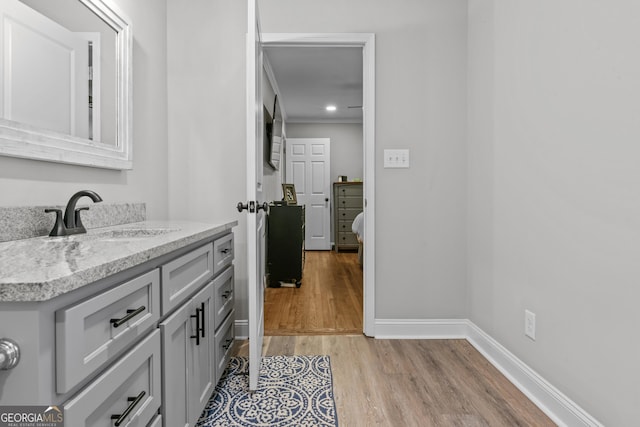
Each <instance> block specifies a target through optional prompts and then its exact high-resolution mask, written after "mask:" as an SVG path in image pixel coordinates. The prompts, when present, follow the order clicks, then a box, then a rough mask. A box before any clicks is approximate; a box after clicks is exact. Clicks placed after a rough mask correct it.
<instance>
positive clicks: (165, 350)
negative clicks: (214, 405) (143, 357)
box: [160, 282, 216, 426]
mask: <svg viewBox="0 0 640 427" xmlns="http://www.w3.org/2000/svg"><path fill="white" fill-rule="evenodd" d="M213 296H214V294H213V282H211V283H209V284H208V285H207V286H205V287H204V288H203V289H202V290H201V291H200V292H198V293H197V294H196V295H195V296H194V297H193V298H191V299H190V300H188V301H187V302H186V303H184V305H183V306H182V307H180V308H179V309H178V310H177V311H176V312H175V313H173V314H172V315H171V316H169V317H168V318H167V320H165V321H164V322H162V323H160V330H161V332H162V338H163V347H162V373H163V378H164V382H163V391H162V394H163V400H164V405H163V406H162V415H163V418H164V420H165V425H166V426H194V425H195V423H196V422H197V421H198V417H199V416H200V413H201V412H202V409H203V408H204V406H205V405H206V403H207V401H208V400H209V397H210V396H211V393H212V392H213V388H214V387H215V383H214V379H215V366H216V363H215V341H214V331H215V329H214V323H213V319H214V311H213V310H214V306H215V303H214V301H213Z"/></svg>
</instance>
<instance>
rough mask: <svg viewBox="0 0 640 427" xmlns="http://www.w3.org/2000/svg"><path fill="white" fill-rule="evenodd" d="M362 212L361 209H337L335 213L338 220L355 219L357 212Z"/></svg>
mask: <svg viewBox="0 0 640 427" xmlns="http://www.w3.org/2000/svg"><path fill="white" fill-rule="evenodd" d="M360 212H362V209H338V211H337V212H336V215H337V216H338V218H337V220H338V221H345V220H347V221H351V222H353V220H354V219H355V217H356V216H358V214H359V213H360Z"/></svg>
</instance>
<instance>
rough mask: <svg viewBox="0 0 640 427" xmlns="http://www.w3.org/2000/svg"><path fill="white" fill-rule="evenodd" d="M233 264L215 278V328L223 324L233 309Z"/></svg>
mask: <svg viewBox="0 0 640 427" xmlns="http://www.w3.org/2000/svg"><path fill="white" fill-rule="evenodd" d="M233 273H234V272H233V266H230V267H229V268H227V269H226V270H225V271H224V272H223V273H222V274H221V275H219V276H218V277H216V278H215V279H214V280H213V289H214V291H213V292H214V295H215V298H214V300H215V314H214V325H215V328H217V327H218V325H220V324H222V321H223V320H224V318H225V317H227V315H228V314H229V313H230V312H231V310H232V309H233V302H234V300H235V298H234V287H233V276H234V274H233Z"/></svg>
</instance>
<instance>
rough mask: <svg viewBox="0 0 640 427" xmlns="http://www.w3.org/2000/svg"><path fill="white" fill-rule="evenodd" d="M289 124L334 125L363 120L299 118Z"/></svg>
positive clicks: (290, 120)
mask: <svg viewBox="0 0 640 427" xmlns="http://www.w3.org/2000/svg"><path fill="white" fill-rule="evenodd" d="M288 122H289V123H323V124H332V123H362V120H361V119H356V118H353V119H334V118H329V119H305V118H299V119H293V120H292V119H289V120H288Z"/></svg>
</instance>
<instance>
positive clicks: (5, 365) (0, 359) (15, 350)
mask: <svg viewBox="0 0 640 427" xmlns="http://www.w3.org/2000/svg"><path fill="white" fill-rule="evenodd" d="M19 361H20V347H18V344H17V343H16V342H15V341H13V340H10V339H9V338H2V339H0V370H7V369H12V368H13V367H15V366H16V365H17V364H18V362H19Z"/></svg>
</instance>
